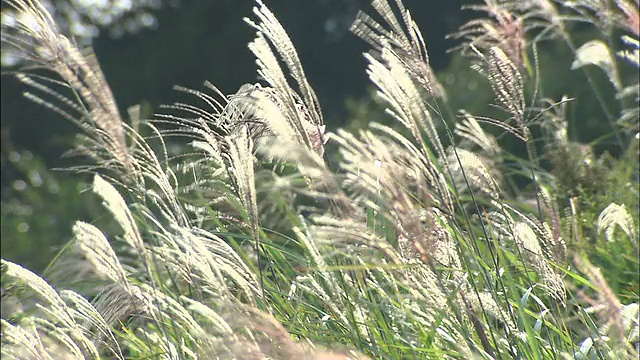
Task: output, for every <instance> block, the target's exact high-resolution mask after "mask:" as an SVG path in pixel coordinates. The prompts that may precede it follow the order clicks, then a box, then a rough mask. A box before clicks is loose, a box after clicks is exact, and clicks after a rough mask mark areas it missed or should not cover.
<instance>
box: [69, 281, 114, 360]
mask: <svg viewBox="0 0 640 360" xmlns="http://www.w3.org/2000/svg"><path fill="white" fill-rule="evenodd" d="M60 296H61V297H62V298H63V299H64V300H65V302H67V304H69V305H70V307H72V308H73V309H74V310H75V311H76V313H77V314H78V315H79V318H80V319H83V320H84V323H85V324H84V325H83V326H84V328H85V329H86V331H87V332H90V333H91V334H94V335H93V337H92V340H93V341H94V343H95V342H98V341H99V343H100V344H102V345H103V346H104V347H106V348H107V349H108V350H109V351H110V352H111V354H112V355H113V356H115V357H116V358H118V359H124V355H123V353H122V349H121V348H120V344H119V343H118V340H117V339H116V336H115V334H114V333H113V331H112V329H111V327H110V326H109V324H108V323H107V322H106V321H105V319H104V318H103V317H102V315H101V314H100V313H99V312H98V310H97V309H96V308H95V307H94V306H93V305H92V304H91V303H90V302H89V301H88V300H87V299H85V298H84V297H82V296H80V295H79V294H78V293H76V292H73V291H70V290H62V291H60ZM96 331H97V333H96ZM98 349H99V348H98Z"/></svg>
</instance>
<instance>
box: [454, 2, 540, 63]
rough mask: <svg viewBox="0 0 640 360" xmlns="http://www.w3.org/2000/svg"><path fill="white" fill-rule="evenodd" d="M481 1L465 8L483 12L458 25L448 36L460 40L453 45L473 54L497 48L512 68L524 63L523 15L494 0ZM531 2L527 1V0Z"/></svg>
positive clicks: (525, 60) (524, 29)
mask: <svg viewBox="0 0 640 360" xmlns="http://www.w3.org/2000/svg"><path fill="white" fill-rule="evenodd" d="M484 3H485V4H484V5H473V6H469V7H468V8H470V9H473V10H477V11H482V12H485V13H487V16H486V17H483V18H479V19H472V20H470V21H468V22H467V23H465V24H464V25H462V26H461V27H460V28H459V29H458V31H456V32H455V33H453V34H452V35H451V36H452V37H454V38H456V39H461V40H462V41H463V44H462V45H460V46H458V47H456V48H454V50H455V49H462V54H464V55H472V56H474V55H475V56H477V55H480V57H482V55H481V54H480V53H479V52H478V49H479V50H480V51H482V52H488V51H492V50H491V49H493V48H498V49H500V50H501V51H502V52H503V53H504V54H505V57H506V58H508V59H509V61H510V62H511V63H513V64H515V66H516V68H519V69H524V68H525V67H526V62H527V59H526V51H525V50H526V46H527V39H526V34H525V32H526V28H525V25H524V19H523V17H522V16H521V15H520V14H518V13H516V12H514V11H512V9H510V8H509V7H507V6H505V5H503V4H502V2H501V1H498V0H485V1H484ZM529 3H531V1H529Z"/></svg>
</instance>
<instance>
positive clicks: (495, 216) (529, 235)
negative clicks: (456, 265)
mask: <svg viewBox="0 0 640 360" xmlns="http://www.w3.org/2000/svg"><path fill="white" fill-rule="evenodd" d="M505 208H507V207H506V206H505ZM505 208H503V210H502V212H500V213H498V212H495V213H491V214H490V215H489V216H490V218H491V220H492V224H493V227H494V228H495V230H497V232H498V236H499V241H501V242H503V243H506V244H505V245H507V246H508V245H509V244H508V241H509V239H510V240H512V241H513V242H514V243H513V245H515V246H516V248H515V249H514V252H515V254H516V255H518V254H521V255H522V257H523V259H524V260H525V261H526V262H525V265H526V266H527V268H529V266H530V267H531V268H530V269H532V270H535V272H536V273H537V274H538V275H539V276H540V277H541V284H542V285H544V286H545V288H546V289H547V291H548V292H549V294H550V295H551V296H553V297H554V298H555V299H557V300H559V301H560V302H561V303H562V304H564V303H565V301H566V288H565V286H564V281H563V279H562V276H561V275H560V274H559V273H558V272H557V271H556V270H555V267H554V266H553V264H552V262H551V260H550V259H549V255H547V254H549V251H547V250H543V249H544V248H545V246H548V245H546V244H545V243H544V242H543V240H542V237H543V236H542V234H541V232H542V230H541V229H540V227H539V226H537V225H536V223H535V222H534V221H532V220H530V219H528V218H527V217H526V216H524V215H522V214H520V213H518V212H517V211H516V213H517V214H518V215H519V218H520V219H521V220H522V221H517V220H515V219H513V218H512V217H511V215H510V214H509V213H508V212H507V211H505V210H504V209H505ZM510 210H511V211H514V209H511V208H510Z"/></svg>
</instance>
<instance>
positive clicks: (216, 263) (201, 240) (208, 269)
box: [152, 228, 259, 302]
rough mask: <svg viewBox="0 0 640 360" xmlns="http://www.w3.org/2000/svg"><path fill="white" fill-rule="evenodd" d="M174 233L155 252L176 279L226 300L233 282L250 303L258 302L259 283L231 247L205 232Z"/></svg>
mask: <svg viewBox="0 0 640 360" xmlns="http://www.w3.org/2000/svg"><path fill="white" fill-rule="evenodd" d="M173 232H174V233H173V234H165V235H164V236H163V242H164V246H155V247H153V248H152V250H153V252H154V254H155V256H157V257H158V258H159V259H160V260H162V262H163V264H165V265H166V266H167V267H169V268H170V269H171V271H172V273H173V274H174V276H175V277H176V278H181V279H182V280H183V281H185V282H186V283H187V284H189V285H190V286H192V287H193V288H195V289H200V290H199V292H208V293H210V294H214V295H215V296H218V297H220V298H223V299H227V298H229V297H230V296H231V289H230V285H229V281H232V282H233V284H235V286H237V287H239V288H240V289H241V290H242V292H243V293H244V295H245V298H246V299H247V300H248V301H250V302H253V301H254V298H255V296H256V295H257V294H258V288H259V284H258V281H257V280H256V279H255V275H254V274H253V272H252V271H251V270H250V269H249V268H248V266H247V264H245V262H244V261H242V259H241V258H240V257H239V255H238V254H237V253H236V251H235V250H234V249H233V248H232V247H231V246H230V245H229V244H227V243H226V242H225V241H224V240H222V239H221V238H219V237H217V236H215V235H213V234H211V233H208V232H206V231H205V230H198V229H193V230H188V229H184V228H176V229H174V231H173ZM196 280H198V281H199V282H197V283H196V282H195V281H196ZM200 296H203V294H202V293H201V294H200Z"/></svg>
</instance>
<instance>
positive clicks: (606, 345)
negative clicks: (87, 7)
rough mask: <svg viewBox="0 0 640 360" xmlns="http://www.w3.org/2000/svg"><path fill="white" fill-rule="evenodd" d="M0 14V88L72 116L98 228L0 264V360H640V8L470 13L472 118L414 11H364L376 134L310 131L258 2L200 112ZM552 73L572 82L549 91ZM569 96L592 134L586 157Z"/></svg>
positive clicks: (284, 48)
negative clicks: (112, 81)
mask: <svg viewBox="0 0 640 360" xmlns="http://www.w3.org/2000/svg"><path fill="white" fill-rule="evenodd" d="M5 5H6V6H8V7H10V8H11V9H13V10H12V14H13V18H12V21H11V23H10V24H9V25H7V26H6V29H5V28H4V27H3V34H2V47H3V51H6V50H7V49H10V50H11V51H13V52H14V54H17V55H19V56H20V57H21V61H22V63H21V64H22V66H21V68H20V70H19V71H15V72H12V73H11V74H9V75H5V76H16V77H17V78H18V79H19V80H20V81H21V82H22V83H24V84H25V85H27V86H28V87H29V89H30V90H29V92H27V93H25V96H26V97H27V98H29V99H30V100H32V101H33V102H34V103H35V104H37V106H42V107H44V108H47V109H49V110H51V111H52V113H51V114H52V115H55V114H54V113H57V114H58V115H62V116H63V117H65V118H67V119H68V120H70V121H72V122H74V123H75V124H77V128H78V140H77V147H75V148H73V149H70V151H71V152H72V154H74V155H76V157H74V159H75V160H74V161H75V164H76V166H74V167H73V168H72V169H70V170H73V171H77V172H79V173H85V174H87V173H88V174H90V175H91V176H92V178H93V183H92V187H91V190H92V192H93V193H95V195H96V196H97V198H98V199H100V201H101V202H102V207H101V209H102V210H101V211H102V219H101V220H102V221H100V226H97V225H96V224H97V223H90V222H83V221H78V222H76V223H75V224H74V225H73V238H72V239H70V241H69V242H68V243H67V244H66V245H65V246H64V248H63V249H62V250H61V251H60V252H59V253H57V254H56V255H55V259H54V261H53V262H52V263H51V264H50V265H49V266H48V267H47V269H46V270H45V271H44V272H43V273H42V274H36V273H34V272H32V271H30V270H28V269H26V268H25V267H23V266H21V264H17V263H14V262H11V261H7V260H4V259H3V260H2V264H1V273H2V280H1V283H2V294H1V295H2V296H1V298H2V311H1V315H2V316H1V317H2V320H1V323H2V344H1V345H2V346H1V353H2V358H3V359H4V358H5V357H6V358H7V359H325V360H326V359H332V360H334V359H335V360H337V359H444V358H446V359H554V360H555V359H558V360H560V359H637V358H638V356H639V354H638V353H639V350H640V321H639V301H640V298H639V293H640V289H639V284H640V270H639V264H640V260H639V250H638V207H639V197H640V194H639V177H640V174H639V168H638V160H639V158H638V155H639V141H640V140H639V138H640V135H639V126H638V124H639V114H640V112H639V108H638V101H639V94H640V90H639V89H640V87H639V78H638V70H639V69H640V43H639V33H640V30H639V27H640V15H639V10H638V0H615V1H609V0H600V1H587V0H576V1H554V0H547V1H545V0H538V1H507V0H505V1H498V0H486V1H485V3H484V4H483V5H478V6H474V7H472V10H475V12H474V14H475V15H476V18H475V19H474V20H471V21H470V22H468V23H466V24H464V25H463V26H462V27H460V28H459V30H458V31H457V32H455V33H453V34H451V37H453V38H455V39H457V40H458V43H459V44H461V45H460V46H459V47H457V48H455V49H452V51H454V52H457V53H460V54H462V55H463V56H464V57H465V58H466V59H468V61H469V63H470V67H471V69H472V71H473V74H476V75H478V76H479V77H480V78H481V80H482V81H483V82H484V83H485V84H487V88H488V89H490V90H491V94H490V99H491V102H490V104H487V105H490V107H489V108H490V109H491V111H489V112H487V113H477V114H476V113H472V112H471V111H470V110H468V109H465V108H464V106H463V107H459V106H457V105H454V104H460V103H461V101H458V100H457V99H463V98H469V96H471V97H475V96H476V94H473V91H472V90H467V91H468V92H469V93H461V92H452V91H447V86H446V84H444V83H442V82H441V80H442V79H439V78H438V76H437V74H436V73H435V72H434V71H433V70H432V68H431V67H430V64H429V55H428V52H427V45H428V44H425V41H424V37H423V34H422V33H421V31H420V29H419V28H418V27H417V25H416V23H415V22H414V19H413V18H412V16H411V12H410V9H408V8H405V6H404V5H403V3H402V1H401V0H373V1H372V4H371V6H369V7H367V8H366V9H364V10H363V11H362V12H360V13H359V14H358V15H357V17H356V18H355V19H354V23H353V25H352V28H351V31H352V33H353V34H354V36H357V37H359V38H361V39H362V41H364V42H366V43H367V44H368V45H369V49H370V50H369V51H368V52H367V53H366V54H364V58H365V59H366V62H367V66H366V69H363V71H366V74H367V75H368V77H369V79H370V80H371V84H372V86H373V87H375V97H376V101H377V102H378V103H379V104H381V106H380V107H379V109H378V108H372V109H369V110H368V111H369V113H373V112H376V118H384V119H386V120H385V121H383V122H368V123H367V124H366V126H365V127H364V128H360V129H355V130H347V129H352V128H349V127H347V128H345V129H327V128H326V127H325V125H324V122H323V111H322V109H321V107H320V102H319V100H318V98H317V97H316V94H315V92H314V89H313V86H312V85H313V84H310V83H309V82H308V81H307V77H306V76H305V70H304V67H303V64H304V59H301V58H299V56H298V54H297V52H296V49H295V44H293V43H292V41H291V39H290V38H289V35H288V34H287V32H286V31H285V29H284V28H283V27H282V25H281V24H280V22H279V21H278V19H277V14H273V13H272V12H271V11H270V10H269V9H268V8H267V7H266V6H265V4H263V2H262V1H260V0H257V1H256V4H255V7H254V9H253V13H252V14H246V16H247V18H246V19H245V21H246V24H247V26H249V27H251V28H253V29H254V30H255V38H254V40H253V41H251V42H250V43H249V44H248V47H249V49H250V50H251V53H252V54H253V56H255V61H256V64H257V68H258V70H257V76H256V82H255V83H253V84H245V85H243V86H242V87H241V88H240V89H238V90H237V91H236V92H235V93H230V94H227V93H225V92H223V91H221V90H219V89H218V88H217V87H216V86H215V85H213V84H212V83H210V82H204V85H203V86H202V87H201V88H199V89H188V88H183V87H179V86H177V87H176V90H177V91H179V92H182V93H185V94H187V95H188V96H189V98H190V99H191V100H190V101H185V102H180V103H174V104H170V105H166V106H163V107H162V108H160V109H158V111H157V114H155V115H153V116H152V117H151V118H148V119H147V118H144V117H142V116H141V115H140V108H139V107H132V108H130V109H129V111H128V112H127V113H126V114H123V113H121V112H120V111H119V110H118V106H117V104H116V102H115V100H114V96H113V94H112V92H111V90H110V88H109V85H108V84H107V81H106V79H105V77H104V76H103V74H102V72H101V70H100V66H99V61H98V60H99V59H97V58H96V56H95V55H94V54H93V53H92V52H91V51H90V50H89V49H80V48H78V46H77V45H76V43H75V42H74V41H73V39H70V38H68V37H66V36H65V35H63V34H62V33H61V31H60V30H59V29H58V27H57V26H56V24H55V22H54V20H53V17H52V16H51V15H50V14H49V13H48V11H47V9H46V8H45V7H44V6H43V5H42V4H40V3H39V2H38V0H6V2H5V4H4V5H3V6H5ZM3 26H4V25H3ZM585 29H587V30H588V31H586V32H585V31H584V30H585ZM5 30H6V31H5ZM577 30H580V31H581V34H585V33H586V34H589V36H590V37H589V38H588V39H584V36H582V37H580V38H579V39H578V38H576V37H575V34H574V32H575V31H577ZM552 46H553V47H557V48H564V49H567V50H568V51H569V52H570V54H571V56H572V57H573V60H572V62H571V66H568V67H566V68H556V69H552V68H553V67H554V66H556V67H557V65H556V64H554V62H553V61H545V60H548V58H549V57H548V56H543V54H544V51H543V50H544V49H545V48H549V47H552ZM547 69H549V70H554V71H559V72H564V73H569V72H571V73H573V74H576V76H578V77H579V79H581V80H580V81H581V83H580V84H581V85H580V90H581V92H580V93H579V94H572V93H566V94H562V95H560V96H558V97H549V96H548V95H547V94H549V91H546V89H547V87H548V86H549V83H550V82H551V83H552V82H553V78H549V77H545V76H543V74H545V71H547ZM203 76H204V75H203ZM598 79H600V80H602V79H604V81H599V80H598ZM204 80H205V79H204V78H203V81H204ZM584 93H587V94H589V96H591V97H592V98H593V99H596V101H594V102H593V104H592V105H594V106H595V107H596V109H597V111H596V112H594V115H593V116H595V117H597V118H598V121H600V122H601V123H602V124H605V127H606V128H607V129H608V133H607V134H601V135H602V137H601V138H600V140H596V141H594V142H590V143H582V142H579V141H577V140H575V139H576V137H575V136H574V135H573V133H572V131H574V130H573V128H574V127H575V126H578V127H579V126H580V121H581V120H580V119H575V118H574V117H573V115H572V114H575V113H576V112H578V110H579V108H578V109H576V108H577V107H580V106H583V105H584V104H585V102H584V101H582V102H581V101H580V99H581V98H580V96H583V95H582V94H584ZM487 94H488V92H487ZM487 94H482V96H486V95H487ZM477 96H480V94H477ZM378 111H379V112H380V113H379V114H378V113H377V112H378ZM572 122H573V123H574V125H575V123H576V122H577V125H575V126H570V124H571V123H572ZM604 142H606V144H607V149H608V150H606V151H603V150H598V149H602V147H601V146H600V145H602V144H603V143H604ZM599 146H600V147H599ZM105 219H106V221H105ZM2 241H11V240H10V239H2Z"/></svg>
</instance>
